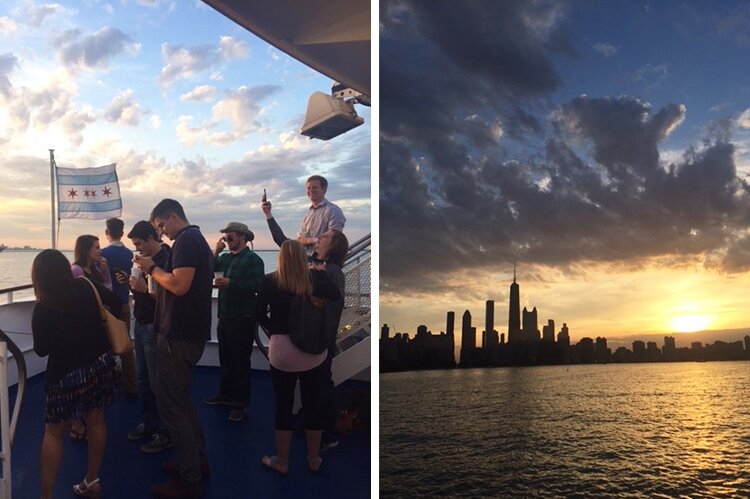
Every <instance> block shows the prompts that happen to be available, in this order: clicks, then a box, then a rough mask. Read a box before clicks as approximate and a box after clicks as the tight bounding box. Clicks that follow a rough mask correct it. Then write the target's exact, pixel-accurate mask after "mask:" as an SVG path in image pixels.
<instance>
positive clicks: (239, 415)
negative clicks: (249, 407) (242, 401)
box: [229, 407, 245, 423]
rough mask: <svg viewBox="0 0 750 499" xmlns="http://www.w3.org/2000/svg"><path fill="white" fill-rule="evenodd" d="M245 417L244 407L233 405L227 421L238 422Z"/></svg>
mask: <svg viewBox="0 0 750 499" xmlns="http://www.w3.org/2000/svg"><path fill="white" fill-rule="evenodd" d="M243 419H245V408H244V407H235V408H234V409H232V410H231V411H229V421H234V422H235V423H238V422H240V421H242V420H243Z"/></svg>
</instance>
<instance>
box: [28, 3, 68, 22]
mask: <svg viewBox="0 0 750 499" xmlns="http://www.w3.org/2000/svg"><path fill="white" fill-rule="evenodd" d="M61 10H63V8H62V6H61V5H60V4H57V3H48V4H45V5H31V6H29V8H27V9H26V15H25V18H26V19H28V22H29V24H31V25H32V26H40V25H41V24H42V22H44V20H45V19H46V18H47V17H49V16H52V15H54V14H56V13H57V12H60V11H61Z"/></svg>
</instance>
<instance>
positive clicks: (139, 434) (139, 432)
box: [128, 423, 154, 442]
mask: <svg viewBox="0 0 750 499" xmlns="http://www.w3.org/2000/svg"><path fill="white" fill-rule="evenodd" d="M152 433H154V432H153V430H149V429H147V428H146V425H145V424H144V423H141V424H139V425H138V427H137V428H136V429H135V430H133V431H130V432H128V440H130V441H131V442H136V441H138V440H143V439H144V438H146V437H148V436H150V435H151V434H152Z"/></svg>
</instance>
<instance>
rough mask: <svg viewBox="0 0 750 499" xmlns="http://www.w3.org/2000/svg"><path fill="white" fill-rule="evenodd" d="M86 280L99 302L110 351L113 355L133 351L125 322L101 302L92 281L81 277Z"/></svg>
mask: <svg viewBox="0 0 750 499" xmlns="http://www.w3.org/2000/svg"><path fill="white" fill-rule="evenodd" d="M83 279H85V280H86V282H88V283H89V285H90V286H91V289H93V290H94V296H96V301H97V303H98V304H99V314H100V315H101V318H102V325H103V326H104V330H105V331H107V338H109V344H110V346H111V347H112V353H114V354H115V355H123V354H126V353H130V352H132V351H133V340H131V339H130V333H129V332H128V326H127V324H125V322H123V321H121V320H120V319H118V318H117V317H115V316H114V315H112V314H111V313H110V312H109V310H107V309H106V307H105V306H104V305H103V304H102V298H101V296H99V290H98V289H96V286H94V283H93V282H91V281H89V280H88V279H87V278H86V277H83Z"/></svg>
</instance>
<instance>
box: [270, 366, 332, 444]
mask: <svg viewBox="0 0 750 499" xmlns="http://www.w3.org/2000/svg"><path fill="white" fill-rule="evenodd" d="M327 376H328V379H330V376H329V374H328V373H327V372H326V370H325V362H323V363H322V364H320V365H319V366H318V367H316V368H314V369H310V370H309V371H302V372H298V373H290V372H286V371H282V370H280V369H276V368H275V367H273V366H271V383H272V384H273V393H274V395H275V398H276V429H277V430H281V431H292V430H293V429H294V425H293V424H292V409H293V407H294V389H295V387H296V386H297V378H299V380H300V392H301V395H302V407H304V416H305V429H306V430H325V429H326V426H327V425H326V421H325V416H324V410H323V409H324V408H323V406H322V402H323V401H322V400H321V392H322V390H323V386H324V383H325V381H326V377H327Z"/></svg>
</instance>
